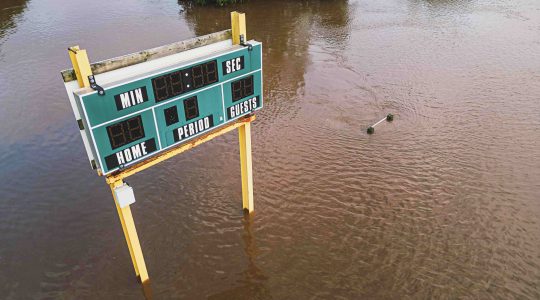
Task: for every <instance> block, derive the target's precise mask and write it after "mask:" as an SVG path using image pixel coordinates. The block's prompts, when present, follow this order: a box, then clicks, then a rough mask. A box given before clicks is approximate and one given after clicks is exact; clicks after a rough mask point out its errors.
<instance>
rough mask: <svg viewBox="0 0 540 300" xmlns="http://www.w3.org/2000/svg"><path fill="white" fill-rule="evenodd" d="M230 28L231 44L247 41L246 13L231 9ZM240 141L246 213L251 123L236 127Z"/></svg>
mask: <svg viewBox="0 0 540 300" xmlns="http://www.w3.org/2000/svg"><path fill="white" fill-rule="evenodd" d="M231 30H232V43H233V45H238V44H240V36H243V40H244V42H247V34H246V15H245V14H244V13H239V12H237V11H233V12H232V13H231ZM238 139H239V142H240V168H241V173H242V206H243V208H244V210H247V211H248V213H251V212H253V170H252V167H251V123H244V124H243V125H241V126H240V127H238Z"/></svg>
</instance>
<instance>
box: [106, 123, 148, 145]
mask: <svg viewBox="0 0 540 300" xmlns="http://www.w3.org/2000/svg"><path fill="white" fill-rule="evenodd" d="M107 134H108V135H109V142H110V143H111V148H112V149H116V148H118V147H122V146H124V145H127V144H129V143H132V142H134V141H136V140H139V139H142V138H144V128H143V124H142V118H141V116H140V115H139V116H136V117H133V118H131V119H128V120H125V121H122V122H118V123H116V124H114V125H111V126H107Z"/></svg>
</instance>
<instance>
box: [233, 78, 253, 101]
mask: <svg viewBox="0 0 540 300" xmlns="http://www.w3.org/2000/svg"><path fill="white" fill-rule="evenodd" d="M231 91H232V101H233V102H234V101H238V100H240V99H243V98H245V97H248V96H251V95H253V75H251V76H248V77H246V78H242V79H240V80H237V81H233V82H232V83H231Z"/></svg>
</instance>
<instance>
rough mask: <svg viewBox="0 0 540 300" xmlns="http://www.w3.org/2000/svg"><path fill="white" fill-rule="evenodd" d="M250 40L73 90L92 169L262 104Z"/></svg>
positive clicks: (131, 158)
mask: <svg viewBox="0 0 540 300" xmlns="http://www.w3.org/2000/svg"><path fill="white" fill-rule="evenodd" d="M250 44H251V45H252V48H248V47H244V46H229V47H227V48H226V49H218V50H216V51H213V52H210V53H208V51H206V53H204V54H203V55H202V56H197V55H193V54H191V56H190V57H189V59H188V60H186V58H185V57H182V56H178V58H177V60H178V63H174V62H173V64H172V65H171V63H170V59H169V64H168V66H167V67H157V68H153V69H151V68H150V69H145V72H146V73H143V74H138V75H135V76H130V75H129V72H127V73H126V72H124V73H125V74H127V75H124V76H120V77H122V78H112V79H111V78H109V81H110V82H107V83H104V84H102V85H101V87H102V88H103V90H104V91H105V94H104V95H100V94H99V93H98V92H97V91H95V90H92V89H89V88H84V89H78V90H75V91H74V92H73V95H74V99H75V103H76V105H77V109H78V111H79V114H80V117H81V122H82V123H83V126H84V130H83V139H85V138H86V139H87V140H88V141H89V142H88V144H89V147H87V151H88V150H90V151H91V152H92V153H89V157H93V158H94V161H95V165H96V168H98V169H101V171H102V173H103V174H108V173H111V172H114V171H117V170H120V169H122V168H124V167H126V166H129V165H131V164H134V163H136V162H139V161H142V160H145V159H147V158H149V157H150V156H152V155H155V154H157V153H159V152H160V151H163V150H165V149H168V148H170V147H173V146H176V145H179V144H181V143H184V142H186V141H189V140H190V139H193V138H195V137H197V136H199V135H201V134H204V133H207V132H209V131H212V130H213V129H215V128H217V127H220V126H222V125H224V124H227V123H229V122H231V121H233V120H235V119H237V118H239V117H242V116H244V115H246V114H250V113H252V112H254V111H256V110H258V109H260V108H262V107H263V95H262V45H261V43H259V42H255V41H250ZM174 59H176V58H173V61H174ZM98 76H99V75H98ZM98 76H97V81H98V82H97V83H98V84H99V83H100V82H99V81H100V79H99V77H98ZM84 135H86V137H84ZM88 148H89V149H88Z"/></svg>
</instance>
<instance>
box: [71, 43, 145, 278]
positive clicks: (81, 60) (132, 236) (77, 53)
mask: <svg viewBox="0 0 540 300" xmlns="http://www.w3.org/2000/svg"><path fill="white" fill-rule="evenodd" d="M68 52H69V58H70V59H71V64H72V65H73V70H74V71H75V74H76V76H77V82H78V83H79V87H81V88H82V87H89V86H90V82H89V81H88V76H90V75H92V69H91V68H90V61H89V60H88V55H87V53H86V50H81V49H80V48H79V46H73V47H70V48H68ZM122 184H123V181H122V180H117V181H114V182H109V185H110V188H111V192H112V195H113V198H114V203H115V205H116V210H117V212H118V216H119V217H120V223H121V224H122V230H123V231H124V236H125V238H126V242H127V245H128V249H129V255H130V256H131V261H132V263H133V268H134V269H135V275H137V278H138V279H139V280H140V282H141V283H145V282H148V279H149V278H148V272H147V271H146V264H145V263H144V257H143V254H142V249H141V245H140V243H139V237H138V236H137V230H136V229H135V222H134V221H133V216H132V215H131V209H130V207H129V205H127V206H126V207H120V206H119V205H118V201H116V195H115V193H114V189H115V188H116V187H118V186H121V185H122Z"/></svg>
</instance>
